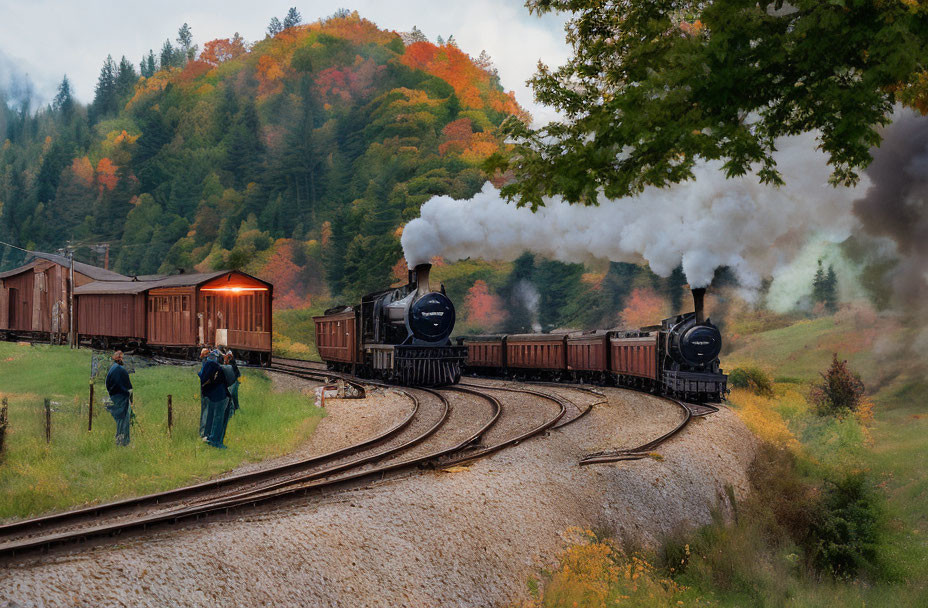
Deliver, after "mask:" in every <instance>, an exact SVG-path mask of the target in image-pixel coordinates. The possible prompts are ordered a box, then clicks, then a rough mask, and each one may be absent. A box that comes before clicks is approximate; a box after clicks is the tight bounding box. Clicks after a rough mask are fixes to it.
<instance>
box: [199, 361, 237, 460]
mask: <svg viewBox="0 0 928 608" xmlns="http://www.w3.org/2000/svg"><path fill="white" fill-rule="evenodd" d="M200 359H202V360H203V366H202V367H201V368H200V372H199V376H200V438H201V439H203V441H205V442H206V443H208V444H209V445H211V446H213V447H214V448H219V449H222V450H224V449H225V448H226V446H225V444H224V443H223V441H224V440H225V437H226V427H227V426H228V425H229V418H231V417H232V414H234V413H235V410H237V409H238V379H239V377H241V375H242V374H241V372H240V371H239V369H238V366H237V365H236V364H235V357H233V356H232V353H231V352H226V353H223V352H222V351H220V350H219V349H216V350H212V351H211V350H209V349H208V348H204V349H203V350H202V351H200Z"/></svg>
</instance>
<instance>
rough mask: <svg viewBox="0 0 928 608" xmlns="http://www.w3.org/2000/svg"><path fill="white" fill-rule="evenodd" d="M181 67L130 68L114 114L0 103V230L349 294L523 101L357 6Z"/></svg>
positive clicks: (299, 298) (463, 183)
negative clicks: (384, 26) (139, 72)
mask: <svg viewBox="0 0 928 608" xmlns="http://www.w3.org/2000/svg"><path fill="white" fill-rule="evenodd" d="M166 61H167V59H163V62H166ZM180 66H182V67H177V66H174V65H162V66H160V67H161V68H162V69H160V70H158V71H155V72H154V73H153V74H151V75H150V76H149V77H144V76H143V77H141V78H138V80H137V82H136V83H135V84H134V85H132V86H129V87H128V89H127V91H128V92H127V93H126V94H124V95H123V96H122V97H121V98H120V99H119V103H118V104H114V107H116V108H117V111H110V112H107V111H105V108H104V109H100V107H98V106H100V104H97V103H95V104H94V105H93V106H91V107H90V109H89V110H90V111H89V113H88V112H87V111H86V110H85V109H84V108H81V107H79V106H76V104H74V103H73V102H69V104H67V105H62V104H60V103H57V102H56V103H55V104H53V106H52V107H51V108H50V109H49V110H47V111H42V112H40V113H39V114H37V115H36V116H34V117H30V116H28V115H27V114H22V115H20V114H17V113H16V112H13V111H12V110H9V109H7V108H6V104H2V105H3V107H4V111H5V112H6V113H7V115H6V116H4V117H3V120H0V123H3V124H6V125H7V128H6V132H7V133H6V139H7V141H6V143H5V144H4V145H3V146H2V149H0V201H3V202H4V205H3V207H2V209H0V238H2V239H3V240H8V241H12V242H14V243H18V244H21V245H23V246H26V247H29V248H38V249H55V248H57V247H61V246H63V245H64V244H65V242H66V241H72V242H75V243H76V244H77V245H79V246H83V247H82V248H79V249H78V255H79V256H80V257H82V258H83V259H88V261H95V259H94V258H95V254H94V253H93V252H92V251H91V249H90V246H92V245H95V244H97V243H101V242H105V243H109V244H110V246H111V259H112V260H113V261H114V266H115V270H118V271H119V272H123V273H129V274H148V273H155V272H170V271H173V270H175V269H177V268H198V269H204V268H217V267H233V268H244V269H246V270H250V271H251V272H254V273H256V274H258V275H260V276H262V277H264V278H268V279H271V280H273V281H275V283H277V285H278V289H277V293H278V294H279V296H280V298H279V304H281V305H283V306H287V305H296V304H300V303H302V302H303V301H304V300H305V296H306V295H307V294H308V293H316V294H318V293H320V292H322V291H323V290H324V285H323V283H324V282H327V283H328V286H329V287H330V288H331V291H332V292H334V293H346V294H357V293H359V292H363V291H365V290H367V289H372V288H379V287H381V286H382V285H383V284H384V283H385V282H387V283H389V282H390V281H391V280H392V275H393V266H394V265H395V264H396V263H397V262H398V260H400V258H401V251H400V247H399V241H398V229H399V228H400V227H401V226H402V224H403V223H404V221H405V220H407V219H409V218H410V217H413V216H415V215H416V214H417V212H418V208H419V206H420V205H421V204H422V202H423V201H425V200H426V199H427V198H428V197H430V196H432V195H435V194H450V195H452V196H455V197H469V196H471V195H473V194H474V193H475V192H476V191H477V190H478V189H479V187H480V186H481V185H482V183H483V182H484V181H485V176H484V174H483V173H482V171H481V170H480V169H479V165H480V163H481V162H482V161H483V159H485V158H486V157H487V156H489V155H490V154H492V153H493V152H495V151H497V150H498V149H499V148H500V145H501V144H500V139H499V137H498V135H497V134H496V132H495V130H496V127H497V126H498V125H499V124H500V123H501V122H502V121H503V120H504V119H505V118H506V117H507V116H510V115H519V116H524V112H523V111H522V110H521V109H520V108H519V107H518V105H517V104H516V103H515V101H514V99H513V97H512V95H511V94H506V93H504V92H503V90H502V88H501V87H500V85H499V82H498V78H497V76H496V73H495V70H494V69H493V68H492V66H491V65H490V64H489V62H488V61H486V60H485V59H482V60H481V61H480V62H479V63H478V62H477V61H475V60H472V59H471V58H470V57H469V56H468V55H467V54H465V53H464V52H463V51H461V50H460V49H458V48H457V47H456V46H454V45H453V43H452V44H445V45H441V46H438V45H435V44H432V43H430V42H428V41H427V40H424V39H421V40H417V41H411V42H410V43H409V45H408V46H407V44H406V43H404V41H403V39H401V37H400V36H399V35H398V34H397V33H395V32H391V31H385V30H381V29H379V28H377V26H375V25H374V24H373V23H371V22H369V21H367V20H365V19H363V18H361V17H360V16H359V15H358V14H357V13H353V14H349V15H345V14H344V13H341V14H340V16H338V17H332V18H329V19H326V20H320V21H318V22H316V23H312V24H309V25H298V26H295V27H291V28H288V29H285V30H283V31H282V32H280V33H278V34H277V35H276V36H273V37H271V36H268V37H267V38H266V39H264V40H262V41H259V42H256V43H255V44H253V45H251V46H248V45H246V44H245V43H244V42H243V41H242V40H241V38H239V37H237V36H236V37H233V38H231V39H225V40H214V41H211V42H208V43H206V44H205V45H203V51H202V52H201V53H200V54H199V56H198V57H197V58H196V59H193V60H189V61H186V62H184V61H181V62H180ZM106 69H107V68H106V67H105V68H104V72H105V71H106ZM114 69H115V68H114ZM127 69H128V70H131V73H132V74H134V68H132V66H131V65H129V68H127ZM143 71H144V66H143ZM120 73H122V70H121V68H120ZM103 80H104V79H103V76H102V75H101V83H102V82H103ZM115 85H116V86H119V83H118V82H115ZM100 95H101V94H100V93H99V92H98V97H99V96H100ZM114 95H115V93H114ZM88 116H89V118H88ZM17 255H18V254H16V253H14V252H12V251H4V252H3V257H2V258H0V266H10V265H12V264H14V263H16V262H18V261H19V260H18V259H16V257H17Z"/></svg>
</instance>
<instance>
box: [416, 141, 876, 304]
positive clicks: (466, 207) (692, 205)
mask: <svg viewBox="0 0 928 608" xmlns="http://www.w3.org/2000/svg"><path fill="white" fill-rule="evenodd" d="M778 147H779V151H778V152H777V153H776V159H777V163H778V165H779V168H780V170H781V171H782V173H783V174H784V175H785V176H786V185H785V186H782V187H780V188H772V187H768V186H763V185H761V184H759V183H757V178H756V177H755V176H752V175H749V176H746V177H743V178H736V179H726V178H725V176H724V174H723V173H722V171H721V163H720V162H707V163H703V164H701V165H700V166H698V167H697V168H696V169H695V171H694V173H695V180H692V181H689V182H686V183H684V184H679V185H676V186H674V187H672V188H667V189H658V188H649V189H647V190H645V191H644V192H643V193H642V194H641V195H639V196H636V197H630V198H623V199H620V200H615V201H610V200H607V199H605V198H603V199H601V200H600V205H599V206H596V207H583V206H578V205H569V204H567V203H565V202H564V201H562V200H560V199H548V200H546V201H545V207H543V208H541V209H539V211H538V212H537V213H532V212H531V211H530V210H528V209H524V208H523V209H518V208H517V207H516V206H515V205H513V204H508V203H506V202H505V201H504V200H503V199H501V198H500V196H499V193H498V192H497V190H496V189H494V188H493V186H492V185H490V184H489V183H487V184H485V185H484V187H483V189H482V190H481V191H480V192H479V193H478V194H477V195H476V196H474V198H472V199H470V200H467V201H456V200H453V199H452V198H450V197H448V196H437V197H433V198H432V199H430V200H429V201H427V202H426V203H425V204H424V205H423V206H422V209H421V213H420V217H419V218H417V219H414V220H412V221H411V222H409V223H408V224H407V225H406V227H405V229H404V230H403V235H402V245H403V251H404V253H405V255H406V260H407V262H408V263H409V265H410V266H413V265H415V264H418V263H422V262H425V261H428V260H429V259H430V258H432V257H434V256H442V257H444V258H446V259H448V260H450V261H453V260H459V259H464V258H468V257H479V258H484V259H496V260H513V259H515V258H516V257H518V256H519V255H520V254H521V253H522V252H524V251H531V252H533V253H536V254H538V255H541V256H544V257H547V258H551V259H555V260H560V261H562V262H588V261H592V260H595V259H601V260H611V261H614V262H635V263H640V262H643V261H644V262H647V263H648V264H649V265H650V267H651V269H652V270H653V271H654V272H655V273H657V274H659V275H662V276H668V275H669V274H670V273H671V272H672V271H673V269H674V268H676V267H677V266H678V265H679V264H681V263H682V265H683V271H684V272H685V273H686V277H687V279H688V281H689V283H690V285H691V286H692V287H705V286H707V285H708V284H709V283H710V282H711V281H712V277H713V273H714V271H715V269H716V268H718V267H720V266H729V267H730V268H731V269H732V270H733V271H734V272H735V273H736V274H737V276H738V278H739V280H740V281H741V284H742V285H743V286H745V287H747V288H749V289H756V288H757V287H759V286H760V284H761V281H762V279H763V278H764V277H766V276H769V275H770V273H771V272H772V271H773V270H774V269H776V268H779V267H781V266H783V265H785V264H787V263H789V262H790V261H791V259H792V258H793V256H794V255H795V253H796V252H798V251H799V250H800V249H801V248H802V246H803V245H804V244H805V243H806V242H807V241H808V239H809V237H810V236H811V235H813V234H814V235H815V237H816V238H818V239H820V240H824V241H830V242H836V243H837V242H840V241H843V240H844V239H846V238H847V237H848V236H850V234H851V233H852V231H853V230H854V229H855V228H856V227H857V225H858V224H857V220H856V218H855V217H854V215H853V214H852V213H851V210H852V206H853V202H854V200H855V199H857V198H860V197H861V196H862V195H863V193H864V191H865V190H866V188H867V187H868V186H869V182H868V181H867V179H866V178H864V179H863V180H862V183H861V185H859V186H858V187H856V188H834V187H832V186H830V185H829V184H828V176H829V174H830V171H829V169H828V165H827V164H826V157H825V155H824V154H823V153H822V152H821V151H818V150H816V149H815V141H814V136H813V135H811V134H806V135H802V136H796V137H790V138H784V139H781V140H779V141H778Z"/></svg>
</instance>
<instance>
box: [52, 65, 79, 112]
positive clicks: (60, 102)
mask: <svg viewBox="0 0 928 608" xmlns="http://www.w3.org/2000/svg"><path fill="white" fill-rule="evenodd" d="M52 109H53V110H55V111H56V112H58V115H59V116H61V120H62V121H63V122H64V123H65V124H67V123H69V122H71V118H72V117H73V116H74V98H73V97H72V96H71V82H70V81H69V80H68V76H67V74H65V76H64V78H62V79H61V84H59V85H58V94H57V95H55V100H54V101H53V102H52Z"/></svg>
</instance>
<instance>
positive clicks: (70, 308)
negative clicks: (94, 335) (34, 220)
mask: <svg viewBox="0 0 928 608" xmlns="http://www.w3.org/2000/svg"><path fill="white" fill-rule="evenodd" d="M68 260H69V261H70V263H71V270H70V273H69V274H70V276H69V278H68V344H69V345H70V347H71V348H74V322H75V320H74V251H73V250H72V249H71V248H70V247H68Z"/></svg>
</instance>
